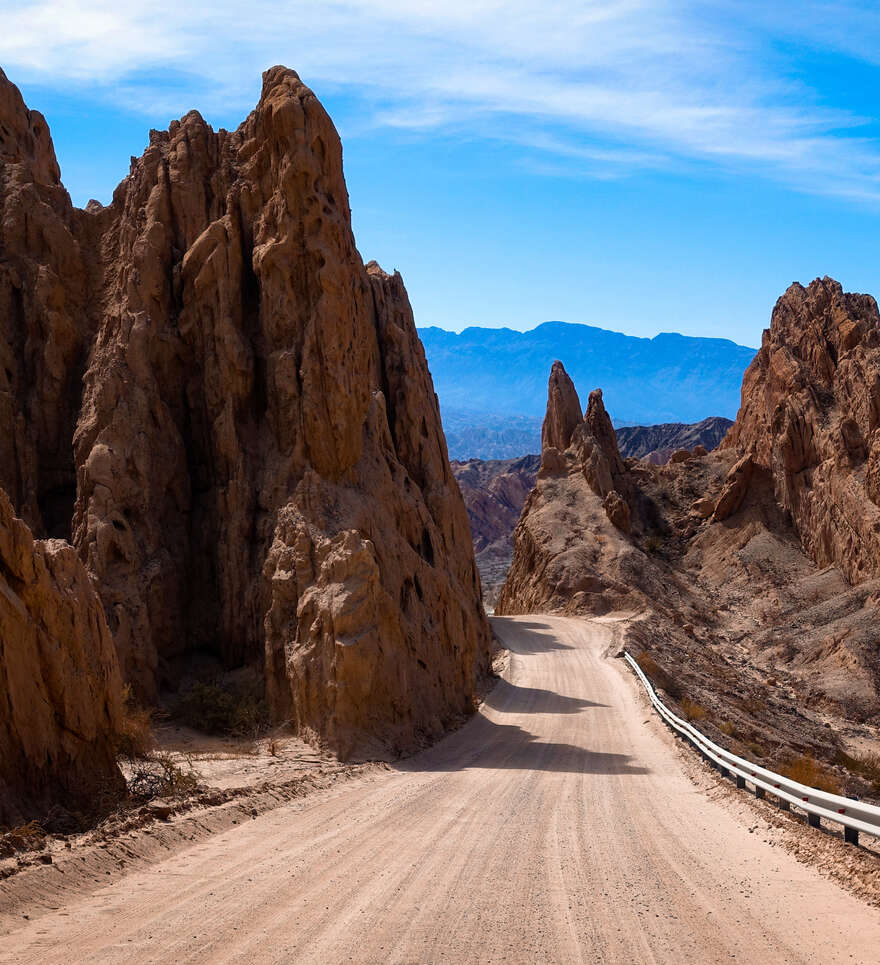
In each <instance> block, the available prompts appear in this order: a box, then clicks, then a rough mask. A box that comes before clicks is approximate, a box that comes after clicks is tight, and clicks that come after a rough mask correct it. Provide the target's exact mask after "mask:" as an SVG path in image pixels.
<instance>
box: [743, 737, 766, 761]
mask: <svg viewBox="0 0 880 965" xmlns="http://www.w3.org/2000/svg"><path fill="white" fill-rule="evenodd" d="M742 745H743V747H745V748H746V750H748V751H751V752H752V755H753V756H754V757H763V756H764V754H765V753H766V751H765V750H764V748H763V747H761V745H760V744H759V743H758V742H757V741H752V740H748V741H746V740H744V741H743V742H742Z"/></svg>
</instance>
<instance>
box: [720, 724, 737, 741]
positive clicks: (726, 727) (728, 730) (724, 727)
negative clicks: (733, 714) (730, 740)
mask: <svg viewBox="0 0 880 965" xmlns="http://www.w3.org/2000/svg"><path fill="white" fill-rule="evenodd" d="M718 730H720V731H721V733H722V734H725V735H726V736H727V737H735V736H736V728H735V727H734V726H733V724H731V723H730V721H729V720H722V721H721V723H720V724H719V725H718Z"/></svg>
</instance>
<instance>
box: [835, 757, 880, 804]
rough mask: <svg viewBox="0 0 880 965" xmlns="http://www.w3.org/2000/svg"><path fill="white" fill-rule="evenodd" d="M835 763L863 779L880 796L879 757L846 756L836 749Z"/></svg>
mask: <svg viewBox="0 0 880 965" xmlns="http://www.w3.org/2000/svg"><path fill="white" fill-rule="evenodd" d="M835 763H837V764H841V765H842V766H843V767H845V768H846V769H847V770H848V771H852V772H853V773H854V774H858V775H859V776H861V777H863V778H864V779H865V780H866V781H868V783H869V784H870V785H871V787H872V789H873V791H874V793H875V794H880V755H878V754H847V753H846V751H843V750H840V749H838V751H837V754H836V757H835Z"/></svg>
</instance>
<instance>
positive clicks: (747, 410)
mask: <svg viewBox="0 0 880 965" xmlns="http://www.w3.org/2000/svg"><path fill="white" fill-rule="evenodd" d="M878 339H880V318H878V315H877V308H876V304H875V303H874V300H873V299H871V298H869V297H867V296H852V295H846V294H844V293H843V292H842V290H841V288H840V286H839V285H837V283H836V282H832V281H830V280H829V279H823V280H817V281H815V282H813V283H812V284H811V285H810V286H809V287H808V288H806V289H804V288H802V287H801V286H793V287H792V288H791V289H789V291H788V292H786V294H785V295H784V296H783V297H782V298H781V299H780V301H779V303H778V304H777V307H776V309H775V310H774V313H773V318H772V321H771V326H770V329H769V331H768V332H767V333H765V337H764V346H763V348H762V350H761V353H759V356H758V358H757V359H756V361H755V363H754V365H753V366H752V368H750V370H749V372H748V373H747V374H746V377H745V380H744V383H743V399H742V408H741V410H740V414H739V417H738V419H737V423H736V425H735V426H734V427H733V428H732V429H731V430H730V432H729V433H728V435H727V437H726V439H725V441H724V444H723V446H722V447H721V448H720V449H718V450H716V451H715V452H712V453H708V454H701V453H699V452H698V453H697V454H690V455H689V456H687V457H683V458H682V459H681V460H680V461H674V462H670V463H669V464H668V465H664V466H653V465H650V464H649V463H647V462H645V461H635V460H632V459H629V460H626V461H625V462H624V461H623V460H622V459H621V458H620V453H619V450H618V448H617V445H616V440H615V439H614V438H613V436H612V435H611V433H610V431H609V428H610V422H609V421H608V417H607V414H606V413H605V411H604V406H603V404H602V399H601V396H600V395H597V394H596V393H593V394H592V395H591V397H590V404H589V406H588V409H587V415H586V418H584V419H581V420H575V418H574V412H575V404H574V403H575V392H574V387H573V385H571V384H570V380H568V378H567V376H566V375H565V373H564V370H562V369H561V367H559V368H556V367H554V371H553V372H552V373H551V377H550V390H549V393H548V395H549V402H548V411H547V417H546V419H545V445H544V448H543V451H542V458H541V468H540V470H539V473H538V482H537V485H536V488H535V490H534V491H533V492H532V493H531V495H530V496H529V498H528V500H527V502H526V506H525V509H524V511H523V515H522V517H521V519H520V522H519V524H518V525H517V528H516V531H515V536H514V546H515V549H514V558H513V563H512V565H511V569H510V573H509V576H508V579H507V581H506V583H505V585H504V587H503V589H502V592H501V595H500V600H499V603H498V606H497V608H496V612H501V613H523V612H535V611H541V610H544V611H562V612H579V613H593V614H601V613H607V612H609V611H612V610H616V611H626V612H629V613H630V614H636V615H638V616H637V617H636V619H635V620H631V621H630V622H629V624H627V625H626V626H627V629H626V631H625V634H624V636H623V637H622V639H621V644H624V645H626V646H627V647H628V648H629V649H630V650H631V651H632V652H634V653H637V654H641V656H642V657H643V658H644V661H645V665H646V666H647V667H649V668H651V674H652V675H653V677H654V680H655V682H656V683H657V684H658V685H659V686H660V687H661V689H663V690H664V692H665V693H666V695H667V697H668V698H669V699H670V700H672V701H673V702H678V706H679V709H680V710H681V711H682V713H687V714H688V715H691V714H693V715H696V717H695V718H693V719H699V720H700V722H701V723H700V726H701V727H703V728H704V729H706V730H708V731H709V732H710V733H712V734H713V735H714V736H715V737H716V738H717V739H718V740H720V741H723V742H726V743H727V744H728V745H730V746H733V747H734V748H735V749H736V750H737V751H738V752H740V753H743V754H745V755H746V756H750V757H751V758H752V759H754V760H756V761H762V762H764V763H768V762H769V763H773V764H778V765H779V766H783V767H784V766H788V764H789V763H791V761H792V760H794V759H796V758H797V757H798V756H799V755H800V756H802V755H808V756H815V757H817V758H821V759H824V761H825V762H826V764H827V766H828V767H831V768H836V770H837V772H838V777H837V778H835V780H838V781H839V782H842V783H841V786H845V787H847V788H848V789H850V790H851V791H852V792H853V793H871V794H875V795H876V794H878V793H880V784H878V788H875V789H873V790H872V789H871V788H870V787H868V786H867V785H865V784H864V775H865V774H869V773H873V771H871V765H870V760H871V757H870V753H876V748H878V747H880V726H878V725H880V656H878V651H877V646H876V626H877V622H878V617H880V612H878V605H880V579H878V578H877V569H876V567H877V560H878V556H877V551H876V549H875V545H874V542H873V541H874V538H875V537H874V534H873V529H872V526H871V522H872V520H874V519H875V517H876V513H877V506H876V504H875V503H874V502H873V499H872V495H871V494H872V489H871V478H872V477H871V471H872V464H873V460H872V452H873V449H874V434H875V433H876V431H877V429H878V423H880V406H878V405H877V404H876V399H875V395H876V393H877V388H876V387H877V386H878V385H880V365H878V360H877V359H876V357H875V356H874V355H873V354H872V351H873V346H875V345H876V344H878ZM872 400H874V401H872ZM866 749H868V750H870V753H868V755H867V757H865V756H864V752H866ZM860 755H861V756H860ZM854 761H855V763H853V762H854ZM860 762H861V763H860ZM866 762H867V763H866Z"/></svg>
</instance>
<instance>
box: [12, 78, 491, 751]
mask: <svg viewBox="0 0 880 965" xmlns="http://www.w3.org/2000/svg"><path fill="white" fill-rule="evenodd" d="M0 108H2V115H0V121H2V126H0V131H2V132H3V135H2V136H3V142H2V151H3V160H4V165H3V167H2V172H3V173H2V175H0V177H2V181H0V212H2V216H3V220H2V228H0V230H2V232H3V234H2V238H0V240H2V246H0V324H2V326H3V327H2V329H0V354H2V357H3V364H2V366H0V378H5V380H6V388H5V391H4V390H3V386H2V385H0V440H2V441H0V446H2V445H5V446H6V447H7V452H6V453H3V458H2V460H0V466H2V468H0V473H2V478H0V483H2V484H3V485H5V486H6V487H7V488H8V490H9V492H10V494H11V496H12V499H13V503H14V504H15V505H16V507H17V508H18V511H19V512H20V513H21V514H22V515H23V517H24V518H25V519H26V520H27V522H28V523H29V524H30V525H31V526H32V527H33V529H34V531H35V533H37V534H38V535H49V534H53V535H59V536H69V537H70V539H71V541H72V543H73V545H74V546H75V548H76V552H77V554H78V555H79V557H80V559H81V560H82V561H83V563H84V564H85V566H86V568H87V570H88V572H89V574H90V575H91V577H92V578H93V580H94V583H95V586H96V588H97V590H98V593H99V595H100V598H101V600H102V603H103V606H104V611H105V613H106V617H107V622H108V625H109V627H110V630H111V632H112V634H113V637H114V639H115V643H116V647H117V650H118V654H119V659H120V663H121V667H122V672H123V676H124V678H125V679H126V680H128V681H130V682H131V683H132V685H133V686H134V688H135V692H136V693H137V695H138V696H139V697H140V698H141V699H144V700H147V701H151V700H155V699H156V698H157V696H158V695H159V693H160V692H161V691H163V690H172V691H173V690H174V688H175V687H176V685H177V682H178V680H179V677H180V673H181V668H182V667H184V666H185V665H186V663H187V661H188V660H190V659H191V658H192V657H193V656H194V655H200V656H203V657H208V658H210V659H211V660H214V661H215V662H216V663H217V665H218V666H221V667H223V668H227V669H228V668H235V667H239V666H242V665H244V664H252V665H260V666H262V667H263V668H264V672H265V680H266V691H267V695H268V697H269V700H270V703H271V706H272V710H273V713H274V716H275V718H276V719H278V720H288V719H289V720H291V721H292V722H293V723H294V724H295V726H296V727H297V729H298V730H299V731H300V732H301V733H304V734H309V735H313V736H315V737H316V738H318V739H319V740H322V741H323V742H325V743H326V744H327V745H328V746H329V747H331V748H332V749H334V750H335V751H337V752H338V753H340V754H343V755H346V756H355V755H359V754H397V753H400V752H402V751H404V750H407V749H411V748H413V747H415V746H419V744H420V743H421V742H422V741H423V740H424V739H427V738H429V737H431V736H436V735H438V734H439V733H440V732H441V731H442V730H443V728H444V727H446V726H447V725H448V724H449V723H450V722H451V721H452V720H454V719H456V718H457V717H458V716H459V715H461V714H462V713H465V712H467V711H469V709H470V707H471V703H472V695H473V688H474V679H475V676H477V675H479V674H480V673H481V672H482V671H483V670H484V669H485V668H486V666H487V663H488V651H489V637H490V634H489V630H488V625H487V623H486V619H485V616H484V614H483V611H482V605H481V600H480V583H479V577H478V574H477V570H476V567H475V564H474V560H473V550H472V548H471V544H470V539H469V533H468V524H467V517H466V513H465V509H464V506H463V503H462V501H461V497H460V494H459V491H458V488H457V486H456V483H455V480H454V478H453V476H452V474H451V471H450V468H449V463H448V459H447V453H446V445H445V441H444V437H443V432H442V427H441V424H440V416H439V411H438V407H437V401H436V397H435V395H434V392H433V387H432V384H431V379H430V375H429V373H428V370H427V365H426V363H425V358H424V353H423V351H422V347H421V343H420V342H419V339H418V336H417V333H416V329H415V325H414V322H413V317H412V312H411V309H410V306H409V302H408V299H407V295H406V291H405V289H404V286H403V283H402V281H401V279H400V277H399V276H398V275H387V274H385V273H384V272H383V271H382V270H381V269H380V268H379V267H378V266H377V265H375V264H370V265H367V266H365V265H364V264H363V262H362V261H361V258H360V255H359V254H358V251H357V249H356V247H355V243H354V238H353V235H352V231H351V215H350V210H349V203H348V193H347V190H346V186H345V181H344V178H343V173H342V149H341V145H340V141H339V137H338V135H337V133H336V130H335V129H334V127H333V124H332V122H331V121H330V119H329V117H328V116H327V114H326V113H325V111H324V110H323V108H322V107H321V105H320V103H319V102H318V100H317V99H316V98H315V96H314V94H312V92H311V91H310V90H309V89H308V88H307V87H305V86H304V85H303V84H302V82H301V81H300V80H299V78H298V77H297V75H296V74H295V73H294V72H293V71H290V70H287V69H285V68H281V67H276V68H272V69H271V70H269V71H267V72H266V73H265V75H264V78H263V90H262V95H261V98H260V101H259V103H258V105H257V107H256V108H255V110H254V111H253V112H252V113H251V114H250V116H249V117H248V118H247V119H246V120H245V121H244V122H243V123H242V124H241V126H240V127H239V128H238V129H237V130H235V131H231V132H230V131H225V130H219V131H214V130H212V128H211V127H210V126H209V125H208V124H206V123H205V121H204V120H203V119H202V118H201V116H200V115H199V114H198V113H196V112H195V111H193V112H191V113H189V114H187V115H186V116H185V117H183V118H182V119H181V120H179V121H174V122H172V124H171V126H170V128H169V130H168V131H152V132H150V145H149V147H148V148H147V150H146V152H145V153H144V155H143V156H142V157H141V158H138V159H132V164H131V170H130V173H129V174H128V176H127V177H126V178H125V180H123V181H122V183H121V184H120V185H119V187H118V188H117V189H116V191H115V193H114V196H113V200H112V203H111V204H110V205H108V206H106V207H102V206H101V205H99V204H98V203H97V202H93V203H90V204H89V206H88V207H87V208H86V209H85V210H78V209H74V208H72V207H71V205H70V202H69V199H68V197H67V194H66V192H65V191H64V189H63V187H62V186H61V183H60V180H59V173H58V166H57V164H56V163H55V159H54V154H53V152H52V146H51V141H50V139H49V135H48V131H47V130H46V127H45V122H44V121H43V120H42V118H41V117H40V116H39V115H37V114H36V113H35V112H29V111H27V109H26V108H25V107H24V105H23V103H22V102H21V98H20V97H19V95H18V92H17V90H16V89H15V88H14V87H13V86H12V85H11V84H9V83H8V81H6V80H5V78H4V79H3V80H2V83H0Z"/></svg>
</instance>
